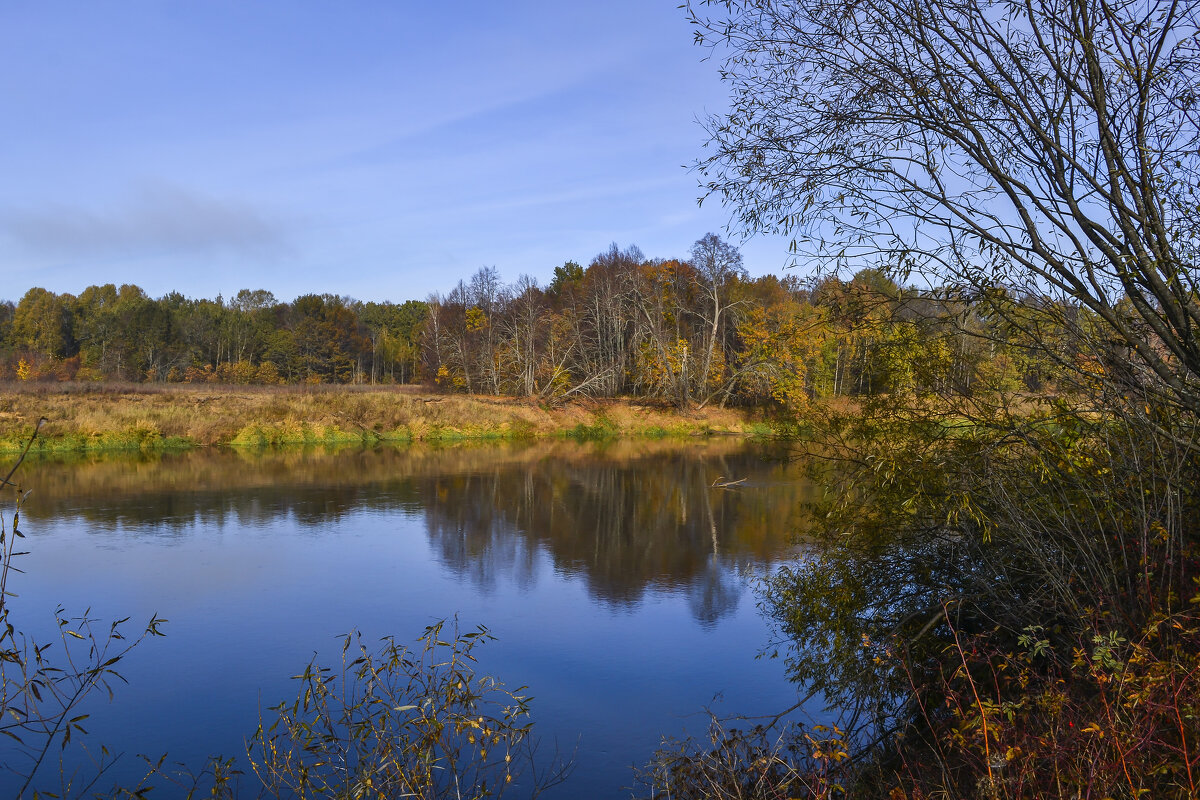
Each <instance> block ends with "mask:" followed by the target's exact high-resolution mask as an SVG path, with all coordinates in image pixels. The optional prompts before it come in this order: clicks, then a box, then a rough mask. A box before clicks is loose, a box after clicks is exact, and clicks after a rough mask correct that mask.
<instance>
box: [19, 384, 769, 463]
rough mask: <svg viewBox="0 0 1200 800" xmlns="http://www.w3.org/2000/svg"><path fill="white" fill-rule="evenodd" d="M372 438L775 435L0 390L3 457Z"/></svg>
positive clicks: (582, 404) (729, 424) (413, 403)
mask: <svg viewBox="0 0 1200 800" xmlns="http://www.w3.org/2000/svg"><path fill="white" fill-rule="evenodd" d="M40 417H45V418H46V419H47V422H46V423H45V425H44V426H43V427H42V429H41V433H40V434H39V436H38V440H37V443H36V444H35V445H34V451H35V452H46V453H53V452H71V451H75V452H100V451H116V450H167V449H187V448H193V447H210V446H230V447H272V446H297V445H299V446H304V445H345V444H348V445H375V444H382V443H397V444H404V443H412V442H428V443H444V442H458V441H508V440H533V439H547V438H554V437H562V438H574V439H581V440H595V439H613V438H626V437H648V438H662V437H685V436H710V435H734V436H772V435H777V434H780V433H783V432H785V431H784V430H783V428H784V427H785V426H783V425H781V424H774V425H772V424H769V423H767V422H765V421H762V420H761V419H757V418H755V417H754V416H753V415H752V414H751V413H748V412H746V411H744V410H740V409H729V408H725V409H721V408H703V409H690V410H685V411H680V410H677V409H674V408H672V407H670V406H666V405H662V404H654V403H645V402H638V401H634V400H607V399H606V400H591V399H587V400H579V401H574V402H570V403H562V404H556V405H551V404H539V403H537V402H534V401H531V400H521V399H514V398H508V397H492V396H484V395H446V394H437V393H431V392H428V391H423V390H421V389H420V387H413V386H381V387H353V386H329V387H301V386H296V387H287V386H281V387H248V386H213V385H203V386H196V387H192V386H169V387H168V386H163V385H161V384H160V385H146V384H141V385H138V384H127V385H113V384H106V385H101V386H96V385H91V386H89V385H80V384H74V385H72V384H59V385H45V384H41V385H21V384H9V385H0V453H15V452H19V451H20V450H21V448H22V447H23V446H24V444H25V442H26V441H28V437H29V430H30V428H31V426H32V425H34V424H36V422H37V420H38V419H39V418H40Z"/></svg>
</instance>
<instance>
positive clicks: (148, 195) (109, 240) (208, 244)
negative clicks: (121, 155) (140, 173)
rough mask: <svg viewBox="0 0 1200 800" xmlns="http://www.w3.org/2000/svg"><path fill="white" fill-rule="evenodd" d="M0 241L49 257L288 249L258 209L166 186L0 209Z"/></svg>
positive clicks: (282, 236)
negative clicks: (89, 202)
mask: <svg viewBox="0 0 1200 800" xmlns="http://www.w3.org/2000/svg"><path fill="white" fill-rule="evenodd" d="M0 235H3V236H6V237H8V238H9V239H11V240H12V241H13V242H14V243H15V244H17V245H19V246H20V247H22V248H24V249H26V250H29V251H32V252H36V253H45V254H51V255H69V256H79V255H92V256H113V255H118V256H119V255H137V254H144V253H174V254H208V253H214V252H231V253H238V254H247V255H255V256H260V257H261V256H264V255H281V254H283V253H286V252H287V251H288V246H287V241H286V237H285V230H284V226H283V225H282V224H281V223H279V222H278V221H276V220H273V219H271V218H270V217H269V216H267V215H265V214H263V213H262V212H261V211H259V210H258V209H256V208H254V207H252V206H250V205H248V204H244V203H240V202H235V201H229V200H223V199H217V198H213V197H208V196H206V195H202V194H198V193H196V192H193V191H189V190H185V189H182V188H180V187H177V186H172V185H166V184H153V185H146V186H142V187H140V188H138V189H137V190H136V191H134V192H133V193H132V194H131V195H130V196H129V197H128V198H126V199H125V200H124V201H122V202H120V203H118V204H115V205H114V206H113V207H110V208H104V209H97V208H89V207H83V206H74V205H70V204H66V203H61V204H59V203H56V204H51V205H46V206H43V207H41V208H36V209H11V208H10V209H0Z"/></svg>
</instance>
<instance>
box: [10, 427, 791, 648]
mask: <svg viewBox="0 0 1200 800" xmlns="http://www.w3.org/2000/svg"><path fill="white" fill-rule="evenodd" d="M777 455H782V454H781V453H776V452H773V451H772V450H771V448H769V447H766V446H761V445H757V446H752V445H746V444H745V443H743V442H740V441H735V440H720V439H718V440H700V441H696V442H694V443H688V444H687V445H680V444H679V443H677V442H620V443H616V444H610V445H597V444H579V443H573V442H543V443H537V444H532V445H524V446H494V447H478V446H475V447H451V448H428V447H410V448H382V449H376V450H342V451H336V452H324V451H322V452H305V451H288V452H265V453H262V452H231V451H223V450H210V451H200V452H193V453H186V454H166V455H162V456H160V457H136V458H129V457H124V458H122V457H110V458H91V459H87V460H82V461H75V462H69V463H68V462H54V461H43V462H40V463H37V464H33V465H31V466H30V469H29V470H28V471H27V472H26V474H25V481H26V486H27V487H28V488H32V489H33V490H34V498H35V500H31V502H30V505H29V513H30V515H31V516H34V517H38V516H40V517H52V518H56V519H59V520H62V519H72V518H74V519H78V520H81V521H84V522H86V523H88V524H87V526H86V527H87V530H88V531H90V532H91V534H90V535H94V536H105V537H110V538H111V539H112V540H113V542H112V543H113V545H115V546H122V544H123V543H124V544H129V541H128V540H130V539H132V540H137V539H144V538H149V537H153V538H156V539H159V540H161V541H167V542H169V541H171V540H172V539H183V538H186V537H192V536H204V535H209V533H210V532H212V531H220V530H221V529H223V528H224V527H225V526H226V525H227V524H228V525H231V526H236V527H252V526H266V525H270V524H272V523H274V522H277V521H279V520H280V519H283V518H287V519H290V520H292V521H294V523H295V524H296V525H297V527H298V529H299V530H301V531H303V530H305V529H309V530H310V531H311V532H312V534H313V535H321V536H326V535H329V533H330V531H331V530H337V528H336V526H334V525H331V523H333V522H336V521H337V520H339V519H341V518H342V517H344V516H346V515H348V514H350V513H352V512H353V513H359V512H362V511H363V510H364V509H366V510H377V511H380V512H386V513H387V514H396V513H398V512H399V513H401V514H405V515H418V516H420V517H421V518H423V520H424V526H425V529H426V531H427V536H428V537H429V542H430V545H431V547H432V549H433V553H434V557H435V558H436V560H437V561H438V562H439V563H440V564H441V565H442V566H443V567H444V568H445V569H446V570H449V571H450V572H452V573H453V574H454V575H455V576H457V577H458V578H459V579H460V580H462V581H466V582H469V583H470V584H471V585H472V586H473V587H475V588H476V589H477V590H479V591H481V592H484V593H487V592H490V591H494V590H495V588H496V586H497V584H498V582H500V581H505V582H508V583H511V584H513V585H515V586H517V587H519V588H520V587H530V586H532V585H533V584H534V583H536V581H537V580H538V578H539V575H538V570H539V568H541V569H543V570H544V569H545V568H546V564H547V563H548V564H549V565H551V567H552V569H553V571H554V572H555V573H556V574H557V575H558V576H573V577H578V578H579V579H580V580H582V582H583V583H584V585H585V586H586V587H587V591H588V593H589V595H590V596H591V597H592V598H594V599H595V600H596V601H598V602H601V603H603V604H606V605H609V606H611V607H614V608H621V607H630V606H633V605H636V604H638V603H639V602H641V601H642V599H643V598H644V596H645V595H646V594H647V592H652V591H653V592H668V593H675V594H679V595H681V596H685V597H686V598H687V602H688V607H689V609H690V610H691V613H692V615H693V617H694V618H695V620H696V621H697V622H699V623H700V624H701V625H703V626H711V625H713V624H715V623H716V621H717V620H719V619H721V618H722V617H724V616H726V615H728V614H729V613H731V612H732V611H733V610H734V609H736V607H737V604H738V602H739V598H740V596H741V594H742V592H743V591H744V581H742V580H740V579H739V578H738V574H739V573H741V572H743V571H744V570H746V569H750V568H753V567H754V566H756V565H761V564H764V563H769V562H771V561H772V560H774V559H775V558H777V557H778V556H780V555H781V554H782V553H783V552H784V551H785V550H786V549H787V546H788V536H789V534H792V533H794V532H795V531H796V529H797V526H798V524H799V520H798V519H797V518H796V516H795V515H796V514H797V509H798V508H799V506H800V503H801V501H802V499H803V498H804V496H805V495H806V492H807V491H808V488H807V486H806V485H805V484H803V483H802V482H801V481H799V480H798V479H797V477H796V475H795V474H794V473H793V470H791V469H790V468H789V467H788V465H787V464H786V463H785V462H784V461H783V460H781V459H780V458H776V457H775V456H777ZM719 476H726V477H730V476H736V477H738V478H745V479H746V481H745V483H744V484H742V485H741V486H740V487H739V488H737V489H717V488H713V487H712V483H713V481H714V480H715V479H716V478H717V477H719ZM540 553H544V554H546V555H547V556H548V557H549V558H548V559H544V558H540V557H539V554H540ZM539 565H541V566H540V567H539Z"/></svg>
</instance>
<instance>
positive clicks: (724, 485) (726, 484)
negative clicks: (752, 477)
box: [712, 475, 746, 489]
mask: <svg viewBox="0 0 1200 800" xmlns="http://www.w3.org/2000/svg"><path fill="white" fill-rule="evenodd" d="M724 477H725V476H724V475H718V476H717V479H716V480H715V481H713V482H712V488H714V489H729V488H731V487H733V486H741V485H742V484H743V483H745V482H746V479H745V478H738V479H737V480H736V481H723V480H721V479H722V478H724Z"/></svg>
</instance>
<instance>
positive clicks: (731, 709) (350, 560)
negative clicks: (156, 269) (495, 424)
mask: <svg viewBox="0 0 1200 800" xmlns="http://www.w3.org/2000/svg"><path fill="white" fill-rule="evenodd" d="M785 456H786V450H785V449H782V448H780V447H778V446H771V445H763V444H752V443H746V442H743V441H740V440H734V439H726V438H712V439H696V440H694V441H688V442H684V443H680V442H677V441H675V442H672V441H667V440H662V441H647V440H639V441H622V442H615V443H575V442H567V441H553V442H541V443H534V444H524V445H483V446H480V445H474V446H455V447H441V448H431V447H423V446H412V447H406V448H380V449H373V450H358V449H348V450H341V451H336V452H328V451H300V450H296V451H283V452H242V451H229V450H218V449H212V450H201V451H193V452H187V453H181V454H163V455H156V456H136V457H134V456H113V457H96V458H90V459H84V460H74V461H53V460H43V461H39V462H33V463H29V464H27V465H25V466H24V467H22V473H21V482H22V484H23V486H24V488H27V489H31V490H32V494H30V496H29V498H28V500H27V501H26V505H25V508H24V512H23V521H22V526H21V527H22V530H23V532H24V533H25V534H26V536H27V542H28V545H29V546H28V548H27V549H28V550H29V551H30V554H29V555H27V556H23V557H22V558H21V560H20V561H19V566H20V567H21V569H22V570H24V574H20V575H14V576H13V577H12V578H11V582H10V588H11V589H13V590H14V591H16V592H17V593H18V595H19V597H17V598H15V599H14V600H13V601H12V603H13V605H12V614H13V619H14V621H15V622H16V623H17V625H18V627H19V628H21V629H22V630H25V631H27V632H29V633H31V634H32V635H34V636H37V637H39V638H41V639H43V640H44V639H45V637H47V636H49V635H50V634H51V632H52V622H51V620H52V612H53V610H54V608H55V607H56V606H58V605H61V606H63V607H65V608H66V610H67V612H68V613H69V614H79V613H82V612H83V611H84V610H85V609H90V612H89V613H90V614H91V616H92V617H95V618H98V619H101V620H108V619H116V618H121V617H130V618H131V619H130V621H129V622H128V623H126V629H127V631H129V632H134V631H135V630H136V629H137V628H139V627H140V626H141V625H143V624H144V623H145V621H146V620H147V619H149V618H150V616H151V615H152V614H158V615H159V616H161V617H164V618H166V619H167V620H169V621H168V622H167V623H166V624H165V625H164V626H163V631H164V633H166V636H165V637H164V638H155V639H152V640H148V641H145V642H143V643H142V644H141V645H140V646H138V647H137V648H136V649H135V650H134V651H133V652H132V653H131V654H130V655H129V656H128V657H127V658H126V659H125V660H124V661H123V662H122V663H121V665H120V670H121V672H122V675H123V676H124V678H125V679H126V680H127V681H128V683H127V684H124V683H117V684H115V685H114V691H115V697H114V699H113V700H112V702H109V701H108V700H107V698H106V697H105V698H101V699H100V700H97V701H96V702H92V703H90V704H89V706H88V708H87V711H89V712H90V713H91V714H92V716H91V718H90V719H89V720H88V724H87V727H88V731H89V736H88V737H86V740H87V741H89V742H91V743H92V744H93V745H95V744H96V743H99V742H103V743H104V744H105V745H106V746H107V747H108V748H109V749H110V750H111V751H113V752H120V753H123V754H124V755H123V756H122V758H121V759H120V761H119V762H118V763H117V765H116V767H114V768H113V770H112V771H111V772H110V773H109V774H108V775H106V776H105V778H104V780H105V781H106V782H111V781H112V780H121V781H126V782H128V781H131V780H134V779H135V778H136V777H137V776H138V775H139V774H140V772H141V771H142V770H141V766H140V765H141V762H140V761H139V760H138V758H137V756H138V754H147V755H151V756H154V757H156V758H157V756H159V755H161V754H163V753H164V752H165V753H168V761H169V762H176V761H178V762H182V763H185V764H189V765H192V766H194V767H199V766H200V765H202V763H203V760H204V758H205V757H206V756H207V755H210V754H216V753H223V754H226V755H234V756H238V755H241V754H242V753H243V751H244V746H245V739H246V737H247V736H249V735H250V733H251V732H252V731H253V730H254V728H255V726H256V725H257V724H258V720H259V714H260V711H261V712H262V713H264V714H265V715H267V716H268V717H269V714H267V712H265V711H263V710H264V709H266V708H267V707H268V706H271V705H274V704H275V703H277V702H279V701H281V700H284V699H290V698H294V697H295V694H296V689H297V686H296V682H295V681H294V680H291V678H290V676H293V675H295V674H296V673H298V672H299V671H300V670H301V669H302V668H303V666H304V665H305V664H306V663H308V662H309V660H310V659H312V658H313V657H314V654H316V656H317V658H318V660H321V661H324V662H325V663H330V662H332V660H333V659H334V658H335V657H336V656H337V655H338V653H339V652H340V647H339V646H338V644H337V637H338V636H339V635H340V634H344V633H346V632H347V631H349V630H351V629H357V630H360V631H362V632H363V634H364V636H366V637H367V639H368V640H373V639H377V638H378V637H381V636H385V635H394V636H395V637H397V639H398V640H400V641H403V642H407V641H411V640H413V639H414V638H415V637H417V636H418V635H419V634H420V633H421V631H422V629H423V628H424V627H425V626H426V625H429V624H431V623H432V622H434V621H436V620H439V619H445V618H452V617H457V619H458V621H459V624H460V625H461V626H462V627H463V628H471V627H473V626H475V625H479V624H482V625H486V626H487V628H488V629H489V630H490V632H491V633H492V634H493V635H495V636H496V637H497V639H496V641H494V642H490V643H488V644H487V645H485V646H484V647H483V648H482V649H481V651H480V663H479V666H478V670H479V672H481V673H487V674H490V675H494V676H496V677H497V678H499V679H501V680H503V681H504V682H505V683H506V684H508V685H510V686H513V687H516V686H527V687H529V688H528V693H529V694H530V695H532V697H533V698H534V699H533V703H532V709H533V716H534V719H535V721H536V724H535V731H536V735H537V736H538V737H539V738H540V740H541V743H542V744H541V749H540V752H541V753H543V754H545V755H547V756H548V755H549V754H550V753H552V752H553V751H554V750H556V749H557V751H559V752H560V753H563V754H565V755H567V756H572V757H573V758H574V762H575V764H574V769H573V773H572V775H571V777H570V779H569V781H568V782H567V783H566V784H564V785H563V786H562V787H560V788H559V789H558V790H556V791H555V792H553V793H552V795H551V796H558V797H574V796H582V797H622V796H628V795H629V790H628V788H627V787H629V786H630V785H631V782H632V780H633V774H632V771H631V767H632V765H635V764H641V763H644V762H645V761H646V760H647V759H648V758H649V757H650V755H651V754H652V753H653V751H654V749H655V748H656V747H657V746H658V745H659V743H660V741H661V739H662V737H663V736H664V735H669V736H679V735H683V734H697V735H702V734H703V733H704V732H705V729H706V726H707V722H708V717H707V716H706V715H705V713H704V709H705V708H711V709H712V710H713V711H715V712H716V713H718V714H722V715H725V714H730V715H732V714H747V715H758V714H770V713H773V712H775V711H778V710H780V709H782V708H785V707H787V706H790V705H792V704H793V703H794V702H795V700H796V687H794V686H793V685H791V684H789V683H788V681H787V680H786V679H785V677H784V669H783V666H782V664H781V663H780V661H779V660H773V659H770V658H760V657H759V654H760V652H761V651H762V650H763V649H764V647H766V645H767V643H768V641H769V636H770V632H769V629H768V625H767V623H766V622H765V621H764V620H763V619H762V618H761V616H760V615H759V613H758V611H757V608H756V602H755V595H754V591H753V583H754V578H755V576H756V575H760V574H762V573H763V572H764V571H766V570H770V569H771V568H772V566H773V565H776V564H778V563H780V562H781V560H783V559H787V558H789V557H792V556H793V555H794V554H795V546H794V544H793V536H794V534H795V533H796V532H797V530H798V527H799V525H800V524H801V523H800V514H799V508H800V505H801V504H802V502H803V501H804V500H805V499H806V498H807V497H808V496H809V493H810V492H811V491H812V489H811V487H810V486H809V485H807V484H806V483H805V482H804V481H803V479H802V478H801V477H800V475H799V474H798V470H797V469H796V467H795V466H794V465H793V464H790V463H789V462H788V461H787V459H786V458H785ZM718 479H721V480H725V481H729V480H739V481H742V482H740V483H737V484H736V485H735V486H732V487H729V488H714V487H713V483H714V481H717V480H718ZM814 711H818V712H819V709H815V710H814ZM4 747H5V746H3V745H0V752H5V751H4V750H3V748H4ZM5 756H6V758H7V760H9V761H12V760H13V759H15V758H16V755H15V754H14V753H13V752H11V751H9V752H6V753H5ZM75 763H76V762H71V764H75ZM56 772H57V770H52V771H51V772H50V773H49V777H52V778H53V777H55V775H56ZM5 780H7V779H5ZM244 782H246V781H244ZM43 785H46V783H45V782H43ZM49 785H50V788H53V783H52V782H51V783H50V784H49ZM2 788H3V787H2V786H0V789H2Z"/></svg>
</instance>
